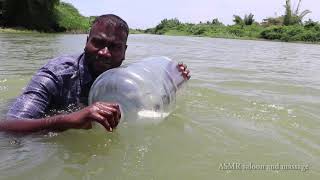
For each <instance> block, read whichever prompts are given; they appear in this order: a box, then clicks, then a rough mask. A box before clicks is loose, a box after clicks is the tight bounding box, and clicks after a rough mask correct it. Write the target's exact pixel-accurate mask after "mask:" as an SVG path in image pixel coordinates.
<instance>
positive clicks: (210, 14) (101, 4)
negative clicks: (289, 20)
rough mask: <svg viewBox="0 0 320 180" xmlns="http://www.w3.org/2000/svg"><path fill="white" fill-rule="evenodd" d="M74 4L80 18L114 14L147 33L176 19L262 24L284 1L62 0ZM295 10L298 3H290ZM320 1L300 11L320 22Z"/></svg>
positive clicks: (311, 0) (310, 0)
mask: <svg viewBox="0 0 320 180" xmlns="http://www.w3.org/2000/svg"><path fill="white" fill-rule="evenodd" d="M62 1H64V2H69V3H71V4H73V5H74V6H75V7H76V8H77V9H78V10H79V11H80V13H81V14H82V15H84V16H96V15H101V14H109V13H111V14H116V15H118V16H120V17H121V18H123V19H124V20H125V21H127V23H128V25H129V27H130V28H140V29H146V28H151V27H154V26H156V25H157V24H158V23H159V22H160V21H161V20H162V19H165V18H167V19H170V18H178V19H179V20H180V21H182V22H189V23H199V22H200V21H202V22H206V21H208V20H209V21H211V20H212V19H214V18H218V19H219V21H221V22H223V23H224V24H233V22H232V19H233V15H234V14H236V15H240V16H241V17H243V16H244V15H245V14H249V13H252V14H254V19H255V20H257V21H258V22H261V21H262V20H263V19H264V18H266V17H274V16H275V15H277V16H279V15H283V13H284V7H283V5H284V4H285V0H189V1H188V0H159V1H152V0H62ZM291 1H292V4H293V5H295V6H294V7H296V5H297V3H298V0H291ZM319 7H320V0H302V4H301V8H300V10H305V9H309V10H310V11H312V13H311V14H309V15H307V16H306V17H305V19H304V20H308V19H309V18H311V19H312V20H315V21H320V9H319Z"/></svg>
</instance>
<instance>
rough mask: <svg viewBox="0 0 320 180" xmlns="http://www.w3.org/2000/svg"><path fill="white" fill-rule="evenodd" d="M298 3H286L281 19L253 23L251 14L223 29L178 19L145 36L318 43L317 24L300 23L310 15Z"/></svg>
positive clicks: (219, 25) (218, 25)
mask: <svg viewBox="0 0 320 180" xmlns="http://www.w3.org/2000/svg"><path fill="white" fill-rule="evenodd" d="M300 5H301V0H299V1H298V5H297V6H296V7H292V5H291V1H290V0H286V2H285V5H284V15H282V16H278V17H268V18H266V19H264V20H263V21H262V22H260V23H259V22H256V21H255V19H254V15H253V14H251V13H250V14H248V15H245V16H244V17H243V18H242V17H240V16H238V15H234V16H233V22H234V24H233V25H224V24H223V23H222V22H220V21H219V20H218V19H213V20H211V21H207V22H200V23H198V24H193V23H182V22H180V21H179V20H178V19H177V18H174V19H164V20H162V21H161V22H160V23H159V24H158V25H157V26H156V27H154V28H150V29H146V30H145V31H144V33H150V34H165V35H192V36H208V37H218V38H240V39H267V40H280V41H306V42H320V24H319V22H315V21H312V20H311V19H309V20H308V21H305V22H303V18H304V17H305V16H306V15H307V14H309V13H311V11H309V10H303V11H300Z"/></svg>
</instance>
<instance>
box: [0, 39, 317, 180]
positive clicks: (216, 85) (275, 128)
mask: <svg viewBox="0 0 320 180" xmlns="http://www.w3.org/2000/svg"><path fill="white" fill-rule="evenodd" d="M85 41H86V36H85V35H51V34H49V35H48V34H0V47H1V50H0V112H1V113H0V116H2V117H4V116H5V113H6V111H7V110H8V106H9V104H10V103H11V102H12V100H14V98H15V97H16V96H17V95H19V93H20V92H21V90H22V89H23V88H24V87H25V86H26V83H27V82H28V81H29V80H30V78H31V76H32V74H33V73H34V72H35V71H36V70H37V69H38V68H39V67H41V66H42V65H43V64H45V63H46V62H47V59H49V58H52V57H55V56H59V55H62V54H73V53H77V52H81V51H82V50H83V47H84V44H85ZM152 55H162V56H168V57H170V58H172V59H174V60H176V61H183V62H184V63H186V64H187V65H188V68H189V69H190V70H191V74H192V77H191V80H190V81H189V83H188V85H187V87H186V88H185V89H183V90H182V91H181V93H180V95H179V99H178V102H177V107H176V109H175V110H174V111H173V113H172V114H171V115H170V116H169V117H168V118H167V119H165V120H164V121H162V122H161V123H159V124H147V125H143V124H139V125H134V124H126V123H122V124H120V126H119V127H118V129H117V130H116V132H114V133H106V132H105V131H104V130H103V129H102V128H99V127H96V128H94V129H92V130H88V131H87V130H69V131H66V132H62V133H47V134H29V135H24V134H18V135H16V134H7V133H1V134H0V179H41V180H42V179H107V178H108V179H139V180H141V179H236V180H239V179H271V178H272V179H290V180H291V179H318V178H319V177H320V118H319V116H320V111H319V109H320V71H319V70H320V46H319V45H311V44H294V43H282V42H266V41H246V40H228V39H213V38H199V37H174V36H154V35H130V36H129V40H128V50H127V54H126V62H125V63H130V62H134V61H136V60H139V59H142V58H145V57H148V56H152Z"/></svg>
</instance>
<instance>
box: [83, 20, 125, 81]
mask: <svg viewBox="0 0 320 180" xmlns="http://www.w3.org/2000/svg"><path fill="white" fill-rule="evenodd" d="M126 42H127V33H126V32H125V31H124V30H123V29H122V28H120V27H117V26H115V25H110V24H105V23H97V24H95V25H94V26H93V27H92V29H91V32H90V35H89V37H88V39H87V43H86V47H85V59H86V61H87V63H88V66H89V69H90V71H91V72H92V73H93V76H95V77H97V76H99V75H100V74H101V73H103V72H105V71H107V70H109V69H112V68H115V67H119V66H120V65H121V64H122V61H123V60H124V59H125V52H126V49H127V45H126Z"/></svg>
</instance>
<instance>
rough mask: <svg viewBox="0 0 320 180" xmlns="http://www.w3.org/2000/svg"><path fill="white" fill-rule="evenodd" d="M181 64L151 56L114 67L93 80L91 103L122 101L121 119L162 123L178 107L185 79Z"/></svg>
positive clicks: (165, 58)
mask: <svg viewBox="0 0 320 180" xmlns="http://www.w3.org/2000/svg"><path fill="white" fill-rule="evenodd" d="M177 65H178V64H177V63H176V62H174V61H172V60H171V59H169V58H167V57H150V58H146V59H143V60H141V61H139V62H136V63H132V64H129V65H125V66H120V67H119V68H114V69H110V70H108V71H106V72H104V73H103V74H101V75H100V76H99V77H98V78H97V79H96V80H95V82H94V83H93V85H92V87H91V90H90V93H89V104H92V103H94V102H97V101H105V102H115V103H118V104H119V105H120V110H121V121H140V122H143V121H146V122H160V121H161V120H162V119H164V118H165V117H167V116H168V115H169V114H170V112H171V111H172V110H173V109H174V107H175V102H176V92H177V90H178V88H179V87H180V86H181V85H182V84H183V83H184V82H185V80H184V78H183V77H182V75H181V72H179V71H178V68H177Z"/></svg>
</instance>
